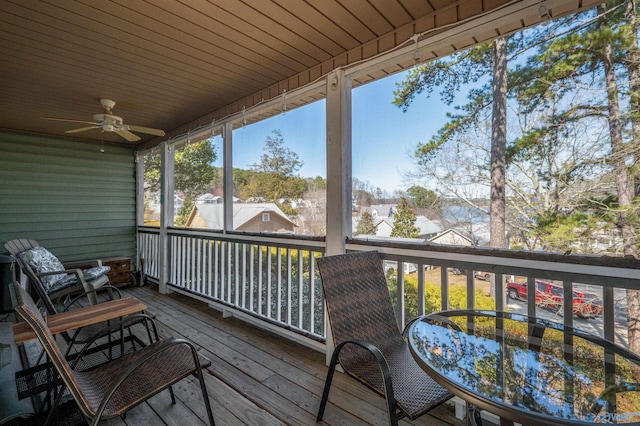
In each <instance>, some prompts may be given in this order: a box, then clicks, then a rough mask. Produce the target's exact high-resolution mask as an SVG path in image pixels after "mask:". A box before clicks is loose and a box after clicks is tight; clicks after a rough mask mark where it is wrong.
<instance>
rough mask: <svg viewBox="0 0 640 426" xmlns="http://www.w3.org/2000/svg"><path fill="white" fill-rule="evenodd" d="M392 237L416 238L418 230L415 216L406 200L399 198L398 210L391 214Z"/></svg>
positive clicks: (418, 234)
mask: <svg viewBox="0 0 640 426" xmlns="http://www.w3.org/2000/svg"><path fill="white" fill-rule="evenodd" d="M391 236H392V237H400V238H418V237H419V236H420V230H419V229H418V227H417V226H416V214H415V212H414V211H413V209H412V208H411V204H410V203H409V201H408V200H407V199H406V198H401V199H400V203H398V208H397V209H396V211H395V212H394V213H393V229H392V230H391Z"/></svg>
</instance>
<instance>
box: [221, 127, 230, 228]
mask: <svg viewBox="0 0 640 426" xmlns="http://www.w3.org/2000/svg"><path fill="white" fill-rule="evenodd" d="M232 142H233V124H231V123H225V124H224V125H223V126H222V164H223V167H222V173H223V175H222V179H223V183H222V185H223V191H224V197H223V202H224V206H223V209H224V217H223V220H224V232H227V231H233V152H232Z"/></svg>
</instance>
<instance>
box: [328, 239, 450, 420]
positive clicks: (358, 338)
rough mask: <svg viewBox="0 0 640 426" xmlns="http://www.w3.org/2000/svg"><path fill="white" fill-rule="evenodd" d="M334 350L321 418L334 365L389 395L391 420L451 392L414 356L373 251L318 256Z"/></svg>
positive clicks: (427, 406) (419, 411) (412, 416)
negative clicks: (422, 367) (403, 333)
mask: <svg viewBox="0 0 640 426" xmlns="http://www.w3.org/2000/svg"><path fill="white" fill-rule="evenodd" d="M316 263H317V265H318V269H319V271H320V276H321V277H322V288H323V291H324V297H325V303H326V307H327V313H328V315H329V323H330V326H331V332H332V334H333V343H334V345H335V350H334V352H333V355H332V357H331V363H330V365H329V371H328V373H327V379H326V381H325V386H324V391H323V393H322V400H321V402H320V408H319V409H318V417H317V421H318V422H319V421H321V420H322V417H323V415H324V410H325V408H326V404H327V399H328V396H329V390H330V388H331V381H332V379H333V374H334V372H335V369H336V366H337V365H338V364H340V365H341V366H342V368H343V369H344V371H345V372H346V373H347V374H348V375H350V376H351V377H353V378H354V379H356V380H358V381H359V382H361V383H363V384H365V385H366V386H367V387H369V388H370V389H372V390H374V391H375V392H377V393H378V394H380V395H381V396H383V397H385V399H386V402H387V409H388V414H389V424H391V425H393V426H395V425H397V424H398V420H399V419H401V418H404V417H408V418H409V419H411V420H414V419H416V418H417V417H419V416H421V415H423V414H425V413H426V412H427V411H429V410H431V409H432V408H434V407H436V406H437V405H439V404H441V403H443V402H445V401H446V400H448V399H449V398H451V397H452V396H453V395H452V394H451V393H449V392H448V391H447V390H445V389H444V388H443V387H441V386H440V385H439V384H437V383H436V382H435V381H434V380H433V379H432V378H431V377H430V376H428V375H427V373H426V372H425V371H424V370H422V369H421V368H420V366H419V365H418V364H417V363H416V362H415V360H414V359H413V357H412V356H411V353H410V352H409V347H408V345H407V343H406V341H405V340H404V338H403V336H402V334H401V333H400V330H399V328H398V323H397V321H396V317H395V315H394V311H393V306H392V304H391V298H390V296H389V289H388V287H387V282H386V280H385V276H384V271H383V267H382V258H381V257H380V255H379V254H378V253H377V252H375V251H372V252H362V253H350V254H344V255H338V256H328V257H322V258H318V259H316Z"/></svg>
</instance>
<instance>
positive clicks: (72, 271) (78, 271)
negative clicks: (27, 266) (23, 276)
mask: <svg viewBox="0 0 640 426" xmlns="http://www.w3.org/2000/svg"><path fill="white" fill-rule="evenodd" d="M35 274H36V276H38V277H45V276H47V275H60V274H76V275H82V276H83V277H84V275H83V274H82V269H78V268H74V269H63V270H61V271H51V272H35Z"/></svg>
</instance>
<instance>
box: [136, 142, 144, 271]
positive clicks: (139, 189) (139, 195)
mask: <svg viewBox="0 0 640 426" xmlns="http://www.w3.org/2000/svg"><path fill="white" fill-rule="evenodd" d="M142 225H144V158H143V156H141V155H140V153H139V152H138V151H136V258H135V262H136V264H135V268H136V270H137V271H140V270H141V269H142V264H141V262H140V240H139V234H138V227H139V226H142Z"/></svg>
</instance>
